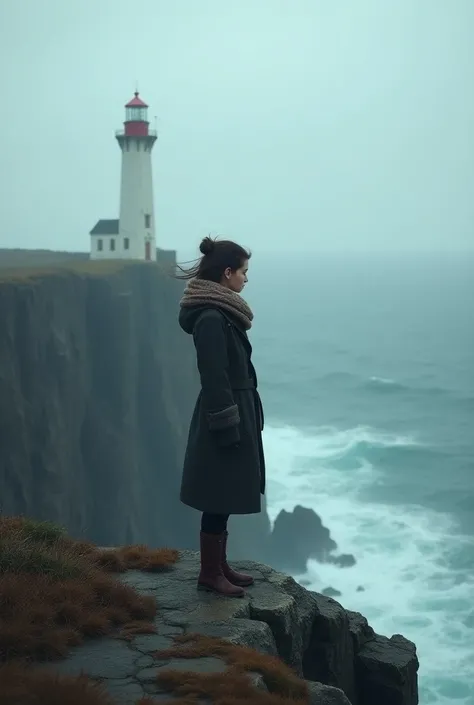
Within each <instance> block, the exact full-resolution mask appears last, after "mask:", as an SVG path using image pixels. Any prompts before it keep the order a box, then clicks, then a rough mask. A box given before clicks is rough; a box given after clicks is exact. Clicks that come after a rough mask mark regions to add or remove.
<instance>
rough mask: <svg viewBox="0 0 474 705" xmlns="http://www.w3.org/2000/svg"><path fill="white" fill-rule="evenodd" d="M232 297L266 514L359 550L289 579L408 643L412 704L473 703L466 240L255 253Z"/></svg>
mask: <svg viewBox="0 0 474 705" xmlns="http://www.w3.org/2000/svg"><path fill="white" fill-rule="evenodd" d="M243 296H244V298H246V300H247V301H248V302H249V304H250V305H251V306H252V308H253V310H254V314H255V319H254V325H253V327H252V330H251V331H250V338H251V342H252V345H253V349H254V353H253V360H254V363H255V366H256V369H257V373H258V376H259V388H260V392H261V396H262V399H263V403H264V407H265V414H266V428H265V431H264V444H265V452H266V457H267V465H268V490H267V500H268V510H269V514H270V518H271V519H272V520H274V519H275V517H276V515H277V514H278V512H279V511H280V510H281V509H286V510H292V509H293V507H294V506H295V505H297V504H301V505H303V506H305V507H311V508H312V509H314V510H315V511H316V512H317V513H318V514H319V515H320V517H321V518H322V520H323V523H324V524H325V525H326V526H327V527H328V528H329V529H330V532H331V536H332V537H333V538H334V539H335V540H336V541H337V543H338V546H339V549H340V551H341V552H344V553H353V554H354V556H355V557H356V560H357V563H356V565H355V566H354V567H352V568H338V567H336V566H333V565H323V564H319V563H316V562H312V561H310V562H309V564H308V570H307V573H306V574H304V575H298V576H295V578H296V579H298V580H300V581H302V582H304V583H306V584H309V586H310V588H311V589H313V590H319V591H321V590H323V589H324V588H326V587H329V586H330V587H333V588H335V589H337V590H338V591H340V593H341V596H340V597H338V598H337V599H338V600H339V601H340V602H341V604H342V605H343V606H344V607H346V608H348V609H351V610H356V611H359V612H362V614H364V615H365V616H366V617H367V619H368V620H369V623H370V624H371V625H372V626H373V628H374V629H375V630H376V631H377V632H378V633H380V634H384V635H386V636H391V635H392V634H396V633H399V634H403V635H404V636H406V637H407V638H408V639H411V640H412V641H414V642H415V643H416V645H417V649H418V657H419V660H420V670H419V687H420V703H421V705H474V254H470V255H466V254H462V255H461V254H454V253H443V254H441V253H439V254H426V253H412V254H378V253H377V254H357V255H349V254H347V255H343V254H339V255H335V254H320V255H317V254H298V255H297V254H294V253H291V252H289V253H288V255H285V256H284V257H283V256H281V257H278V256H269V255H265V254H263V253H260V254H259V253H258V252H257V253H254V254H253V256H252V259H251V260H250V269H249V283H248V285H247V287H246V289H245V290H244V293H243ZM361 588H362V589H361Z"/></svg>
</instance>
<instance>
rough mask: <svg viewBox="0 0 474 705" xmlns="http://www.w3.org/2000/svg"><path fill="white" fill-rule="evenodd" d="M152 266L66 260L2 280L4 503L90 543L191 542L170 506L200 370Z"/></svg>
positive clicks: (182, 513)
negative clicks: (64, 263) (60, 264)
mask: <svg viewBox="0 0 474 705" xmlns="http://www.w3.org/2000/svg"><path fill="white" fill-rule="evenodd" d="M181 291H182V283H181V282H179V281H176V280H173V279H172V278H170V277H169V276H167V275H166V274H164V273H162V272H161V271H160V269H159V267H158V266H155V265H149V264H145V265H143V264H130V265H126V266H122V267H118V266H117V265H111V264H105V265H104V264H102V265H97V266H93V265H92V264H91V263H88V262H87V263H84V264H74V265H72V266H71V267H70V268H69V269H61V268H58V269H56V270H55V271H50V272H46V271H44V272H41V270H38V272H37V273H36V274H31V273H26V274H25V273H22V272H21V271H20V270H18V271H4V272H3V276H2V279H1V280H0V444H1V448H2V453H1V458H0V511H1V512H3V513H6V514H19V513H23V514H26V515H28V516H32V517H37V518H39V519H49V520H52V521H56V522H59V523H61V524H63V525H65V526H66V527H67V528H68V530H69V532H70V533H71V534H72V535H74V536H86V537H88V538H89V539H92V540H93V541H96V542H98V543H100V544H117V543H134V542H140V543H141V542H143V543H149V544H151V545H167V544H169V545H176V546H182V547H192V545H193V544H194V543H195V541H194V535H195V529H196V521H197V516H195V513H194V512H192V511H191V510H189V509H187V508H185V507H183V506H182V505H180V503H179V497H178V492H179V482H180V473H181V463H182V455H183V451H184V447H185V440H186V434H187V429H188V423H189V419H190V415H191V412H192V406H193V404H194V401H195V398H196V394H197V390H198V379H197V374H196V366H195V362H194V355H193V349H192V343H191V341H190V340H188V339H187V338H186V337H185V336H183V334H182V331H180V329H179V327H178V325H177V322H176V316H177V309H178V301H179V298H180V295H181Z"/></svg>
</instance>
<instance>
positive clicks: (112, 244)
mask: <svg viewBox="0 0 474 705" xmlns="http://www.w3.org/2000/svg"><path fill="white" fill-rule="evenodd" d="M110 250H111V252H114V251H115V239H114V238H111V239H110Z"/></svg>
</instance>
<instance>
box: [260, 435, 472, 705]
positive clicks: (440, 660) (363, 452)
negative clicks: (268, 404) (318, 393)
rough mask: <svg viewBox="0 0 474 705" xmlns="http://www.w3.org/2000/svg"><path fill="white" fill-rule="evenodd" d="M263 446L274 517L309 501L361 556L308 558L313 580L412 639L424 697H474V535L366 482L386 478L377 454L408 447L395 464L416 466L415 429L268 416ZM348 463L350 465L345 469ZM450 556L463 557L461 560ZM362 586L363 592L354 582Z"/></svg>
mask: <svg viewBox="0 0 474 705" xmlns="http://www.w3.org/2000/svg"><path fill="white" fill-rule="evenodd" d="M265 450H266V455H267V466H268V494H267V501H268V511H269V514H270V518H271V520H274V519H275V517H276V516H277V515H278V513H279V511H281V509H286V510H287V511H291V510H292V509H293V508H294V507H295V505H296V504H302V505H303V506H306V507H310V508H312V509H314V510H315V511H316V512H318V514H319V515H320V516H321V519H322V520H323V522H324V523H325V525H326V526H328V528H329V529H330V531H331V536H332V537H333V538H334V540H335V541H336V542H337V543H338V545H339V547H340V550H341V551H344V552H347V553H353V554H354V555H355V556H356V559H357V564H356V565H355V566H354V567H353V568H351V569H350V570H346V571H343V570H341V569H340V568H338V567H337V566H333V565H326V564H324V565H321V564H318V563H313V562H310V564H309V569H308V573H307V574H306V575H305V576H304V577H305V579H306V580H307V581H309V582H310V584H311V588H312V589H315V590H319V591H320V590H322V589H323V588H324V587H326V586H327V585H332V586H334V587H335V588H337V589H338V590H340V591H341V593H342V597H341V598H340V600H341V602H342V603H343V605H344V606H345V607H346V608H348V609H353V610H357V611H360V612H362V613H363V614H364V615H365V616H366V617H367V618H368V619H369V621H370V622H371V624H372V626H373V627H374V628H375V629H376V631H378V632H379V633H384V634H387V635H388V636H390V635H391V634H393V633H403V634H405V636H407V638H410V639H412V640H413V641H415V643H416V644H417V647H418V654H419V658H420V664H421V666H420V691H421V694H420V702H423V703H426V704H428V703H429V704H430V705H432V704H433V705H434V704H436V705H452V702H453V697H456V698H457V699H456V702H457V703H459V705H461V704H462V705H467V703H471V702H474V685H473V684H472V663H473V661H474V641H473V639H472V622H473V612H472V604H473V603H474V582H473V581H472V580H471V579H470V578H469V574H468V570H467V567H468V566H467V563H468V561H469V556H472V545H473V544H472V537H466V536H461V535H460V534H459V530H458V526H457V524H456V522H455V521H454V518H453V517H451V516H450V515H449V514H448V513H444V512H439V511H435V510H431V509H428V508H426V507H423V506H421V505H417V504H414V503H413V502H410V494H409V493H408V492H407V493H406V498H407V502H406V503H404V502H403V501H402V500H401V501H400V502H399V503H397V504H394V503H392V502H390V501H388V502H383V501H380V502H374V501H367V499H366V497H367V492H366V490H367V488H369V489H370V488H372V487H374V486H377V485H383V484H384V483H385V480H386V477H385V476H384V473H383V471H382V470H381V467H380V457H381V456H383V455H385V454H392V455H396V454H399V453H400V452H402V453H404V454H405V457H404V458H403V461H404V462H403V463H402V464H401V466H399V470H398V472H399V474H402V475H403V477H404V478H405V480H406V479H407V478H409V477H410V475H411V474H413V473H416V463H415V464H414V465H412V463H411V461H410V456H409V455H407V454H406V453H407V451H409V450H412V451H413V452H414V453H415V456H414V457H416V452H417V451H418V452H419V453H421V452H424V451H425V450H426V451H428V452H429V451H430V449H424V448H423V447H422V446H421V444H419V443H417V441H416V438H415V437H409V436H402V435H396V434H388V433H385V432H381V431H379V430H377V429H374V428H370V427H355V428H352V429H347V430H339V429H337V428H334V427H320V428H316V429H313V430H312V432H311V433H307V432H306V430H305V432H301V431H299V430H298V429H295V428H291V427H279V428H278V427H274V426H272V424H271V423H270V422H269V425H267V428H266V430H265ZM347 467H350V468H351V471H350V472H345V471H343V470H346V468H347ZM400 480H401V477H400ZM387 492H390V490H389V489H388V488H387ZM387 499H388V500H390V498H389V497H387ZM454 555H457V556H458V557H459V558H463V560H459V561H458V565H457V566H455V565H454V563H453V560H452V558H453V556H454ZM374 568H375V569H374ZM295 577H297V578H302V577H303V576H295ZM360 585H362V586H363V587H364V591H358V587H359V586H360ZM454 694H456V696H454Z"/></svg>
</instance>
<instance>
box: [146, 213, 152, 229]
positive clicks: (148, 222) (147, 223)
mask: <svg viewBox="0 0 474 705" xmlns="http://www.w3.org/2000/svg"><path fill="white" fill-rule="evenodd" d="M145 228H151V215H150V214H149V213H145Z"/></svg>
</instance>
